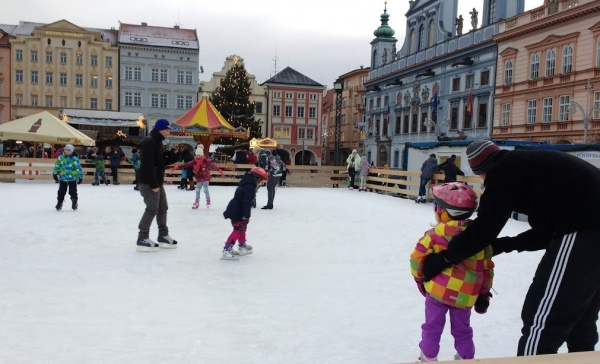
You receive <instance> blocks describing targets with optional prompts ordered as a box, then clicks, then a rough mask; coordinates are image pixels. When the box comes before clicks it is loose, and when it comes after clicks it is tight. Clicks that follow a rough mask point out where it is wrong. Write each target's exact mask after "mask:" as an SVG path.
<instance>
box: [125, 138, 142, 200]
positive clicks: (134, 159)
mask: <svg viewBox="0 0 600 364" xmlns="http://www.w3.org/2000/svg"><path fill="white" fill-rule="evenodd" d="M128 162H129V163H131V165H132V166H133V171H134V172H135V181H133V184H134V185H135V187H133V189H134V190H136V191H139V190H140V188H139V187H138V183H139V182H138V179H139V178H140V167H141V165H142V160H141V159H140V153H138V150H137V148H133V149H132V150H131V158H129V159H128Z"/></svg>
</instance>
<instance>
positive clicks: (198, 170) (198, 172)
mask: <svg viewBox="0 0 600 364" xmlns="http://www.w3.org/2000/svg"><path fill="white" fill-rule="evenodd" d="M186 168H190V169H192V170H193V172H194V175H195V176H196V182H208V181H210V179H211V175H210V171H211V170H213V171H217V172H219V173H220V174H221V176H223V171H222V170H221V168H219V167H217V165H215V164H214V163H213V162H211V161H210V160H209V159H208V158H206V157H205V156H195V157H194V159H192V160H191V161H189V162H186V163H183V164H179V165H177V166H175V167H174V169H186Z"/></svg>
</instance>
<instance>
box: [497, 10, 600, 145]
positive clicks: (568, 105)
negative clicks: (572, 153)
mask: <svg viewBox="0 0 600 364" xmlns="http://www.w3.org/2000/svg"><path fill="white" fill-rule="evenodd" d="M495 39H496V42H497V44H498V52H499V59H498V72H497V74H496V102H495V108H494V129H493V133H492V138H493V139H496V140H506V139H511V140H529V141H539V142H551V143H559V144H565V143H584V142H587V143H597V142H600V2H599V1H595V0H562V1H556V0H546V1H545V2H544V5H543V6H541V7H538V8H536V9H532V10H530V11H528V12H526V13H523V14H521V15H519V16H516V17H513V18H510V19H506V20H505V21H503V22H501V23H500V31H499V34H498V35H496V36H495Z"/></svg>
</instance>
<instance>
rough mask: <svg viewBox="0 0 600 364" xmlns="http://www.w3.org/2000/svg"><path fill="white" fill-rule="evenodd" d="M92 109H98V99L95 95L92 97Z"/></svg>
mask: <svg viewBox="0 0 600 364" xmlns="http://www.w3.org/2000/svg"><path fill="white" fill-rule="evenodd" d="M90 109H92V110H98V99H97V98H95V97H92V98H91V99H90Z"/></svg>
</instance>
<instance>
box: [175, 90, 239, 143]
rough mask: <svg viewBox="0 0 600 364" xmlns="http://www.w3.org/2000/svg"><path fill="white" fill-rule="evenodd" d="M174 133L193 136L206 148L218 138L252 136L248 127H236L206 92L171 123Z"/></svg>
mask: <svg viewBox="0 0 600 364" xmlns="http://www.w3.org/2000/svg"><path fill="white" fill-rule="evenodd" d="M171 134H172V135H181V136H192V137H193V138H194V141H195V142H196V143H202V145H203V146H204V150H210V145H211V144H212V143H213V142H214V141H215V139H218V138H226V139H243V140H247V139H248V138H249V137H250V131H249V130H248V129H246V128H243V127H239V128H234V127H233V126H232V125H231V124H229V122H227V120H225V118H224V117H223V115H221V113H219V111H218V110H217V109H216V108H215V106H214V105H213V104H212V102H210V100H209V99H208V95H206V94H204V95H203V97H202V100H201V101H200V102H198V103H197V104H196V105H194V107H192V108H191V109H189V110H188V111H187V112H186V113H185V114H183V115H182V116H181V117H180V118H179V119H177V120H175V121H174V122H173V124H172V125H171Z"/></svg>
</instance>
